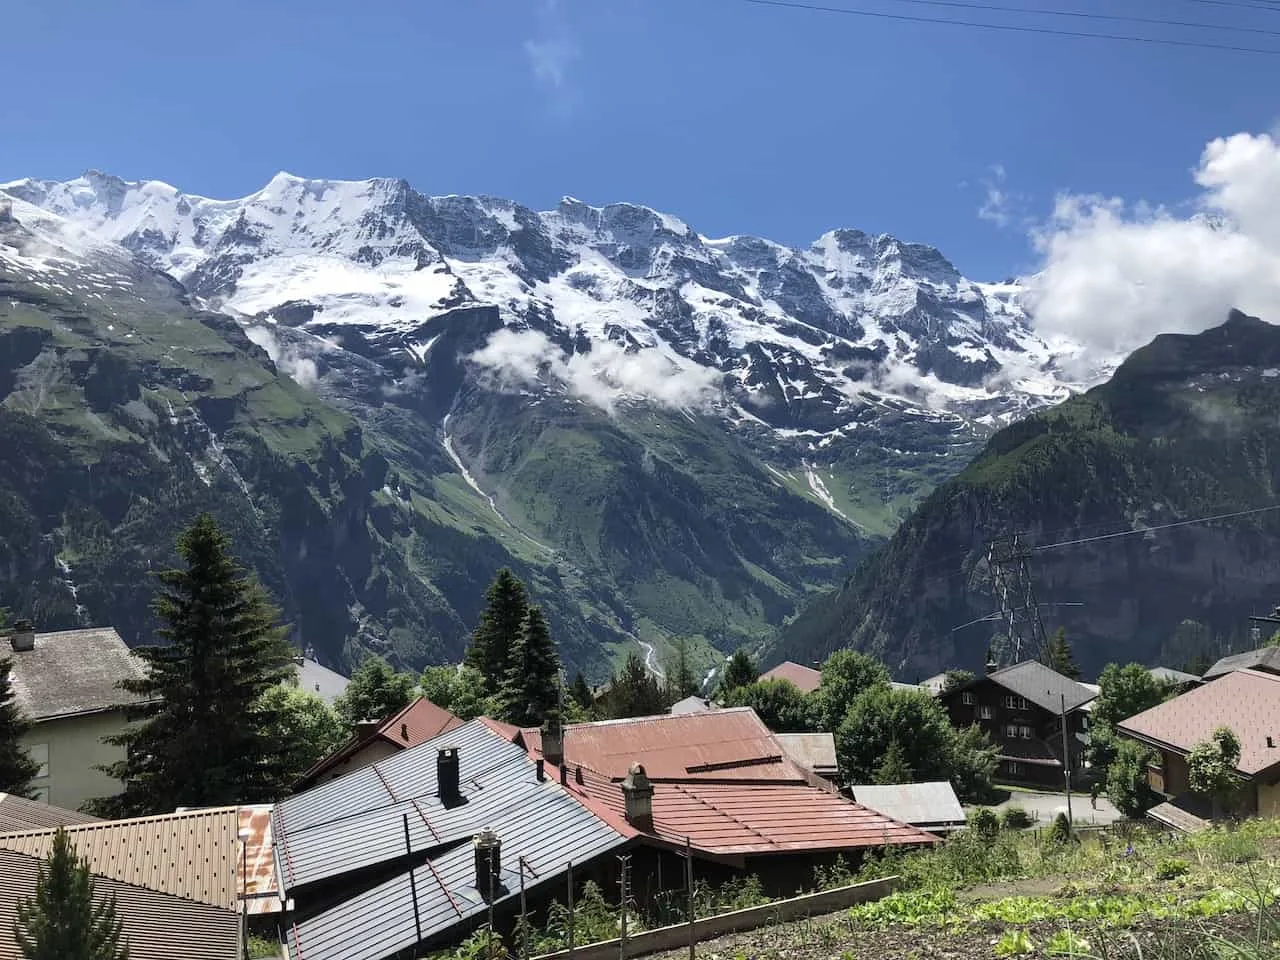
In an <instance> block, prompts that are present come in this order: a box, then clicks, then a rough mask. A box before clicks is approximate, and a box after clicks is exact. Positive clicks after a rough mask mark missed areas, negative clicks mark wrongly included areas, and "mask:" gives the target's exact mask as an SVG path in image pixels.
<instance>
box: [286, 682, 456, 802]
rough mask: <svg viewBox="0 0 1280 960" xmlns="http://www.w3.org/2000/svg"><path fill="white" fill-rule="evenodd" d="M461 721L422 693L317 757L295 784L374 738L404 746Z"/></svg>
mask: <svg viewBox="0 0 1280 960" xmlns="http://www.w3.org/2000/svg"><path fill="white" fill-rule="evenodd" d="M462 723H463V721H462V720H461V719H459V718H458V717H455V716H454V715H453V714H452V713H450V712H449V711H448V710H446V709H445V708H444V707H438V706H436V705H435V704H434V703H432V702H431V701H430V700H428V699H427V698H426V697H419V698H418V699H417V700H414V701H413V702H412V703H411V704H409V705H408V706H407V707H405V708H404V709H403V710H400V711H399V712H397V713H393V714H392V715H391V716H389V717H387V719H386V720H383V721H382V723H380V724H379V725H378V729H377V730H375V731H374V732H373V733H372V734H369V735H367V736H364V737H361V736H354V737H352V738H351V739H350V740H348V741H347V742H346V743H344V744H343V745H342V746H340V747H339V748H338V749H337V750H335V751H333V753H331V754H329V755H328V756H327V757H323V758H322V759H320V760H318V761H317V762H316V763H315V764H313V765H312V767H311V769H310V770H308V771H307V772H306V773H304V774H303V775H302V777H301V778H299V780H298V784H295V787H297V786H299V785H310V784H312V783H313V782H314V780H315V778H316V777H318V776H320V775H321V774H322V773H324V772H325V771H326V770H330V769H332V768H333V767H336V766H337V765H338V764H340V763H342V762H343V761H344V760H346V759H347V758H348V757H351V756H352V755H354V754H356V753H358V752H359V751H360V750H361V749H363V748H364V746H365V745H366V744H368V743H371V742H372V741H373V740H382V741H384V742H385V743H389V744H391V745H392V746H394V747H399V748H400V749H402V750H403V749H408V748H409V747H416V746H418V744H420V743H426V742H427V741H428V740H430V739H431V738H432V737H438V736H439V735H440V734H442V733H448V732H449V731H450V730H455V729H457V728H458V727H460V726H462Z"/></svg>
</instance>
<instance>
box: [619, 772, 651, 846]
mask: <svg viewBox="0 0 1280 960" xmlns="http://www.w3.org/2000/svg"><path fill="white" fill-rule="evenodd" d="M622 800H623V805H624V807H625V809H626V814H627V823H629V824H631V825H632V826H633V827H635V828H636V829H638V830H652V829H653V784H652V783H650V782H649V778H648V776H646V775H645V772H644V767H642V766H641V765H640V764H638V763H633V764H631V769H630V770H628V771H627V778H626V779H625V780H623V781H622Z"/></svg>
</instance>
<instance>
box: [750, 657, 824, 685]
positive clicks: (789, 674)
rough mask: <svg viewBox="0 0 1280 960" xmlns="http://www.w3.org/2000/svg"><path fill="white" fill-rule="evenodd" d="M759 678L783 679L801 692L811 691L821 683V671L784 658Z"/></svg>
mask: <svg viewBox="0 0 1280 960" xmlns="http://www.w3.org/2000/svg"><path fill="white" fill-rule="evenodd" d="M760 679H761V680H785V681H787V683H790V684H792V685H793V686H795V687H797V688H799V690H800V692H801V693H813V691H815V690H817V689H818V685H819V684H820V683H822V673H821V671H818V670H815V669H813V667H806V666H805V665H804V664H801V663H795V662H794V661H791V660H784V661H783V662H782V663H780V664H778V665H777V666H776V667H774V668H773V669H772V670H767V671H765V672H764V673H762V674H761V675H760Z"/></svg>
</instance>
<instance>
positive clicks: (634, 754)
mask: <svg viewBox="0 0 1280 960" xmlns="http://www.w3.org/2000/svg"><path fill="white" fill-rule="evenodd" d="M522 735H523V736H524V738H525V742H526V745H527V746H528V747H529V749H530V751H531V752H532V753H534V755H536V756H541V749H542V744H541V737H540V736H539V735H538V732H537V731H536V730H535V731H522ZM564 756H565V762H566V763H567V764H569V765H570V766H573V765H577V764H581V765H582V766H584V767H587V768H589V769H592V770H595V771H596V772H597V773H602V774H605V775H606V776H608V777H611V778H613V779H615V780H621V779H622V778H623V777H625V776H626V775H627V770H628V769H630V767H631V764H632V763H635V762H639V763H641V764H643V765H644V769H645V771H646V772H647V774H648V776H649V779H651V780H689V779H691V778H696V779H704V780H755V781H783V782H803V781H804V775H803V774H802V773H801V772H800V771H799V770H797V769H796V767H795V765H794V764H793V763H792V762H791V761H790V760H789V759H787V757H786V755H785V753H784V752H783V750H782V747H780V746H779V745H778V743H777V742H776V741H775V740H774V739H773V735H772V734H771V733H770V732H769V728H768V727H766V726H765V725H764V724H763V723H762V722H761V720H760V718H759V717H757V716H756V713H755V711H754V710H752V709H751V708H750V707H733V708H730V709H726V710H709V711H706V712H703V713H686V714H680V715H677V716H669V715H663V716H657V717H633V718H629V719H625V720H604V721H602V722H600V723H578V724H573V725H571V726H568V727H566V728H565V733H564Z"/></svg>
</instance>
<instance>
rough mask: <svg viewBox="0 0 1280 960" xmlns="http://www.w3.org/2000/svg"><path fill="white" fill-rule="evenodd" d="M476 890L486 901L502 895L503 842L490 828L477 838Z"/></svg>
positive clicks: (482, 831)
mask: <svg viewBox="0 0 1280 960" xmlns="http://www.w3.org/2000/svg"><path fill="white" fill-rule="evenodd" d="M475 848H476V890H477V891H479V893H480V896H481V897H483V898H484V899H485V900H488V899H490V897H497V896H499V895H500V894H501V893H502V840H500V839H499V838H498V835H497V834H496V833H494V832H493V830H491V829H490V828H489V827H485V828H484V829H483V830H481V831H480V832H479V833H478V834H476V837H475Z"/></svg>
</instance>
